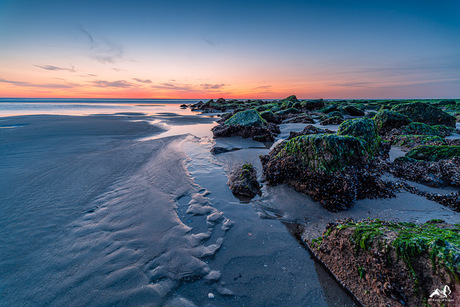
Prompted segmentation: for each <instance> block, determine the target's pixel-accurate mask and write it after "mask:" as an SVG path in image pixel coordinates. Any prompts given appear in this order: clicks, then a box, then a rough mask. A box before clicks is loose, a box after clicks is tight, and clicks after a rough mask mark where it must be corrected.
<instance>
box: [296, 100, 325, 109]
mask: <svg viewBox="0 0 460 307" xmlns="http://www.w3.org/2000/svg"><path fill="white" fill-rule="evenodd" d="M300 106H301V108H302V109H304V110H307V111H312V110H318V109H321V108H323V107H324V100H323V99H316V100H304V101H302V102H301V103H300Z"/></svg>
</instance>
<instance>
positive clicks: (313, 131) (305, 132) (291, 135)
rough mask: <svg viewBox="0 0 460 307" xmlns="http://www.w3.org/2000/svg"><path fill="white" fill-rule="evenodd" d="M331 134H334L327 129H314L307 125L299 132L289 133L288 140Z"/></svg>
mask: <svg viewBox="0 0 460 307" xmlns="http://www.w3.org/2000/svg"><path fill="white" fill-rule="evenodd" d="M331 133H334V132H333V131H331V130H329V129H321V128H317V127H315V126H313V125H307V126H306V127H305V128H303V130H302V131H299V132H296V131H291V132H289V138H288V140H290V139H293V138H295V137H298V136H301V135H308V134H331Z"/></svg>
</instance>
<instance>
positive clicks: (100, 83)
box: [91, 80, 136, 88]
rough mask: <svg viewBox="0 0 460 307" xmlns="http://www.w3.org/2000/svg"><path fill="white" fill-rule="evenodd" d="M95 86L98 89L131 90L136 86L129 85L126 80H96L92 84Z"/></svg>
mask: <svg viewBox="0 0 460 307" xmlns="http://www.w3.org/2000/svg"><path fill="white" fill-rule="evenodd" d="M91 83H92V84H93V85H94V86H97V87H116V88H129V87H135V86H136V85H135V84H132V83H129V82H128V81H126V80H118V81H105V80H96V81H93V82H91Z"/></svg>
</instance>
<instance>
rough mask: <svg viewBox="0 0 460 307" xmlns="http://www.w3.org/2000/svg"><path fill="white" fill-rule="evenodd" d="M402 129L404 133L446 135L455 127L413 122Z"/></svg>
mask: <svg viewBox="0 0 460 307" xmlns="http://www.w3.org/2000/svg"><path fill="white" fill-rule="evenodd" d="M401 130H402V132H403V133H404V134H417V135H435V136H442V137H444V136H448V135H450V134H451V132H452V130H453V129H452V128H450V127H447V126H444V125H434V126H430V125H427V124H424V123H419V122H412V123H410V124H408V125H407V126H405V127H403V128H402V129H401Z"/></svg>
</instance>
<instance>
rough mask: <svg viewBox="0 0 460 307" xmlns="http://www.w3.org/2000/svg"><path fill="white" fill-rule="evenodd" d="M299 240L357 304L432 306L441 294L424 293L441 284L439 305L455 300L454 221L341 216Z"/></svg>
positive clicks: (457, 238)
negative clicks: (314, 234) (312, 235)
mask: <svg viewBox="0 0 460 307" xmlns="http://www.w3.org/2000/svg"><path fill="white" fill-rule="evenodd" d="M305 241H306V242H305V243H306V244H307V246H308V247H309V249H310V251H311V253H312V254H313V255H314V256H315V257H316V258H317V259H318V260H319V261H320V262H321V263H322V264H323V265H325V267H326V268H327V269H328V270H329V271H330V272H331V273H332V274H333V275H334V276H335V277H336V278H337V279H338V280H339V282H340V283H341V284H342V285H343V286H344V287H346V288H347V289H348V290H349V291H350V292H351V293H353V295H354V296H355V297H356V298H357V300H358V301H359V302H360V303H361V304H362V305H363V306H401V305H407V306H425V305H428V304H429V305H431V304H433V306H438V303H437V301H436V299H441V298H440V297H435V298H433V299H434V300H433V299H432V298H430V295H431V294H432V293H433V291H434V290H435V289H438V288H440V289H441V290H438V291H442V290H443V288H444V290H445V286H446V285H447V286H448V287H449V289H450V292H448V293H450V294H449V296H448V297H449V299H448V300H443V301H442V303H441V305H443V306H446V307H447V306H451V307H453V306H458V304H459V303H460V301H459V298H458V296H457V295H456V294H457V293H459V287H460V280H459V279H458V276H460V267H459V265H458V259H460V229H459V228H458V227H457V226H456V225H449V224H445V223H442V222H438V223H426V224H413V223H395V222H389V221H381V220H378V219H377V220H364V221H358V222H355V221H353V220H342V221H337V222H335V223H329V224H328V225H327V226H326V229H325V230H324V232H323V234H322V236H321V237H318V238H316V239H313V240H308V239H306V240H305ZM430 300H432V301H430ZM427 302H428V304H427Z"/></svg>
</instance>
